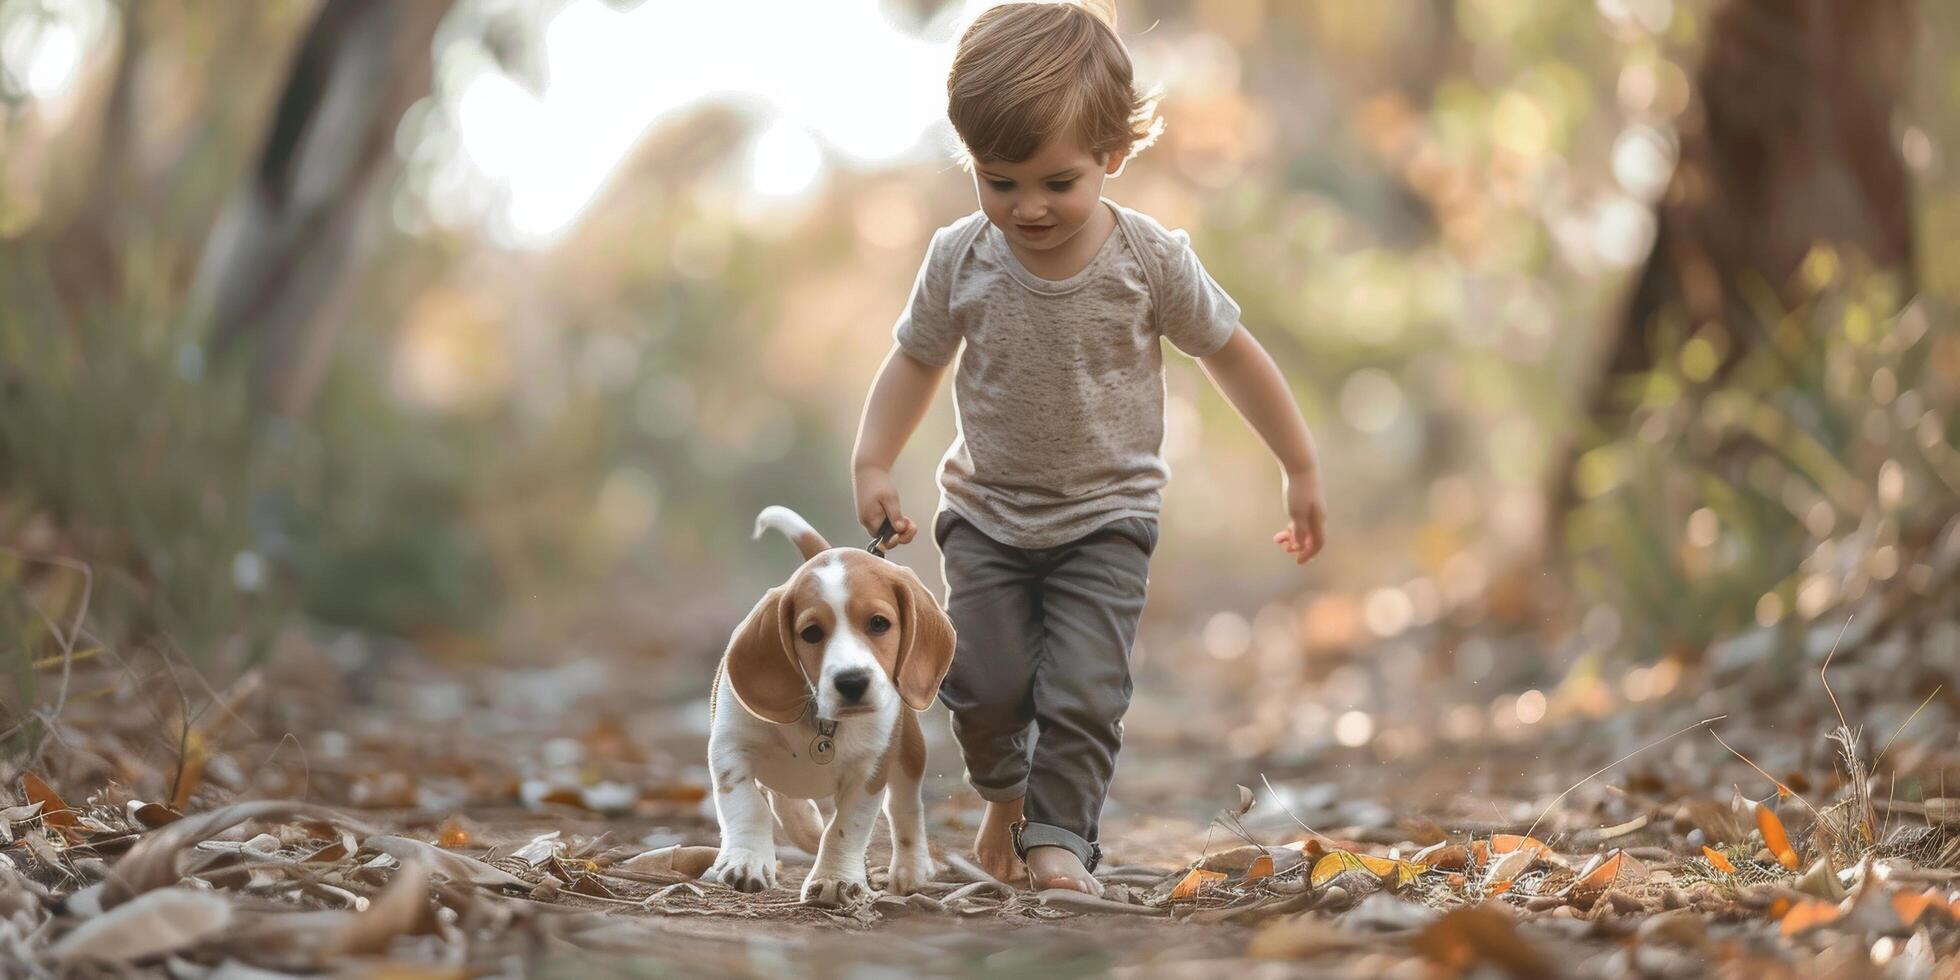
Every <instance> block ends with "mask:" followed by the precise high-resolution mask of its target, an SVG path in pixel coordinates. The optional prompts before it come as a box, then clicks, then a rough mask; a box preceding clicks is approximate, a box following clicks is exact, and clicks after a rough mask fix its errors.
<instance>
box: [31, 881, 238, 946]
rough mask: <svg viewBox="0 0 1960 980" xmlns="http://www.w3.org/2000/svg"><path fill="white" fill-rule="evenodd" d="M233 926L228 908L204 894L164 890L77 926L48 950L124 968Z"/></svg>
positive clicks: (225, 902) (218, 896)
mask: <svg viewBox="0 0 1960 980" xmlns="http://www.w3.org/2000/svg"><path fill="white" fill-rule="evenodd" d="M230 924H231V903H230V902H228V901H226V900H225V899H224V898H223V897H222V896H220V895H217V894H214V893H212V892H208V891H193V890H191V889H189V888H163V889H158V890H156V891H151V892H148V893H146V894H144V895H142V896H140V897H138V898H136V899H134V900H131V901H129V902H125V903H123V904H122V905H120V906H118V907H116V908H115V909H112V910H110V911H108V912H104V913H103V914H102V915H99V916H97V917H95V918H93V919H90V920H88V921H87V922H84V923H82V924H81V925H79V926H77V927H75V929H74V930H73V931H71V932H69V933H68V934H67V935H65V936H63V937H61V938H60V939H59V940H57V941H56V942H55V943H54V945H53V946H50V947H49V948H48V954H49V955H50V956H52V957H53V958H54V959H57V960H62V961H68V962H73V961H77V960H94V961H97V962H110V963H126V962H129V961H132V960H142V959H148V958H150V957H152V956H158V955H161V954H163V953H168V952H172V951H175V950H179V949H183V948H185V947H187V946H194V945H196V944H198V943H200V942H202V941H203V940H204V939H206V938H207V937H209V936H212V935H215V934H217V933H219V932H222V931H224V928H225V927H226V926H227V925H230Z"/></svg>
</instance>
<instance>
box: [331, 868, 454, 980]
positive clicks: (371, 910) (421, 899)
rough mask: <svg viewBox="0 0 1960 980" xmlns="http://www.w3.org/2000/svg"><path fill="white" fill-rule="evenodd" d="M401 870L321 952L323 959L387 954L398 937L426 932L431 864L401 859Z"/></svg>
mask: <svg viewBox="0 0 1960 980" xmlns="http://www.w3.org/2000/svg"><path fill="white" fill-rule="evenodd" d="M401 862H402V866H401V870H399V871H396V872H395V877H394V878H393V879H391V880H390V881H389V882H388V887H387V888H384V889H382V891H381V894H380V895H377V896H375V898H374V901H373V902H370V903H369V904H368V907H367V910H366V911H364V912H358V913H356V914H355V915H354V916H353V917H352V918H351V919H350V920H349V921H348V923H347V925H346V927H345V928H343V929H340V930H338V931H337V932H336V933H335V935H334V936H333V937H332V938H331V939H329V940H327V942H326V943H325V944H324V945H323V946H322V947H321V949H320V957H321V959H323V960H325V959H329V958H331V957H335V956H344V955H348V954H362V953H381V952H386V951H387V949H388V944H389V943H390V942H392V941H393V940H394V938H395V937H396V936H401V935H407V934H410V933H417V932H423V931H426V929H427V927H428V923H429V863H428V862H427V861H424V860H423V859H421V858H420V857H407V858H403V859H401Z"/></svg>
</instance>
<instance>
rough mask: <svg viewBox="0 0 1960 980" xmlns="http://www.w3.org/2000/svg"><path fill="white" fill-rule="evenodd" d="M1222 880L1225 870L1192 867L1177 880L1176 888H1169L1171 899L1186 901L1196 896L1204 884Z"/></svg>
mask: <svg viewBox="0 0 1960 980" xmlns="http://www.w3.org/2000/svg"><path fill="white" fill-rule="evenodd" d="M1224 880H1225V872H1223V871H1206V870H1205V869H1203V868H1192V869H1191V872H1190V873H1189V874H1187V875H1185V876H1184V880H1183V881H1180V882H1178V883H1177V887H1176V888H1173V889H1171V901H1173V902H1188V901H1190V900H1192V899H1194V898H1197V897H1198V892H1200V891H1202V890H1203V889H1204V887H1205V885H1206V884H1208V883H1212V882H1219V881H1224Z"/></svg>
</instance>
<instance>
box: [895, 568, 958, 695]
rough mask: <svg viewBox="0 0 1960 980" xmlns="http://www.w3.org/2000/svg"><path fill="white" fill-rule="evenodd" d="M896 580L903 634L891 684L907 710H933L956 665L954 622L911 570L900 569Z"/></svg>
mask: <svg viewBox="0 0 1960 980" xmlns="http://www.w3.org/2000/svg"><path fill="white" fill-rule="evenodd" d="M896 578H897V581H896V582H895V583H893V584H894V585H895V586H896V588H897V590H898V618H899V624H898V628H899V629H900V630H903V631H904V635H902V636H900V637H899V641H898V663H897V664H896V665H894V666H893V668H892V683H893V685H895V686H896V687H897V688H898V696H899V698H900V699H902V700H903V701H904V702H905V706H906V707H908V708H911V709H912V710H914V711H924V710H926V709H927V708H930V707H932V699H933V696H934V695H936V694H938V693H939V682H940V681H941V680H943V679H944V678H945V677H946V670H947V668H949V667H951V666H953V641H954V634H953V621H952V620H950V619H947V618H946V612H945V610H942V609H940V608H939V603H938V601H937V600H935V599H933V597H932V593H931V592H928V591H926V586H925V583H924V582H921V581H919V576H918V575H917V574H916V573H914V572H913V571H912V570H911V569H909V568H905V567H903V566H899V567H898V574H897V576H896Z"/></svg>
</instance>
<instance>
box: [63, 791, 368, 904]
mask: <svg viewBox="0 0 1960 980" xmlns="http://www.w3.org/2000/svg"><path fill="white" fill-rule="evenodd" d="M290 817H310V818H313V819H319V820H328V821H333V822H337V823H339V824H341V825H344V826H353V827H360V826H361V824H359V823H358V822H356V821H353V820H350V819H348V818H347V817H344V816H341V815H340V814H338V813H335V812H334V811H332V810H329V809H327V808H326V807H323V806H315V805H313V804H311V803H295V802H292V801H290V800H256V801H253V802H250V803H234V804H232V805H231V806H227V807H223V808H221V809H217V810H213V811H211V812H210V813H200V814H198V815H197V816H194V817H185V818H184V819H182V820H179V821H177V822H176V823H173V824H171V825H169V826H168V827H164V828H163V829H161V830H158V831H157V832H155V833H153V834H151V835H149V836H148V837H145V838H143V839H142V840H140V841H137V842H136V846H134V847H132V848H130V849H129V853H128V854H125V855H123V856H122V860H120V861H117V862H116V864H115V866H114V867H112V868H110V869H109V880H108V887H107V888H105V889H104V890H103V892H102V907H103V908H104V909H109V908H114V907H115V906H116V905H118V904H121V903H122V902H125V901H128V900H129V899H131V898H134V897H135V896H137V895H141V894H143V893H144V892H147V891H150V890H152V889H155V888H161V887H163V886H165V885H168V884H172V883H174V882H175V881H176V880H177V879H178V877H179V876H178V873H177V854H178V852H180V851H182V850H183V849H184V848H186V847H189V846H191V845H192V844H195V843H197V842H199V841H202V840H206V839H208V838H210V837H213V836H215V835H217V834H220V833H223V832H224V831H226V830H229V829H231V828H232V827H235V826H237V825H239V824H241V823H244V822H245V821H247V820H264V819H272V818H290Z"/></svg>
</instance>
